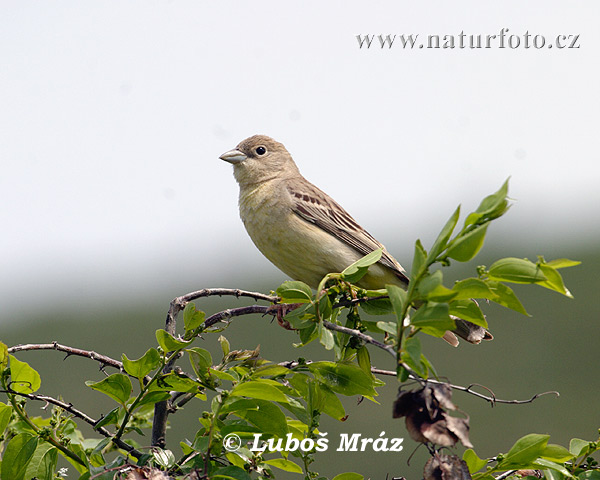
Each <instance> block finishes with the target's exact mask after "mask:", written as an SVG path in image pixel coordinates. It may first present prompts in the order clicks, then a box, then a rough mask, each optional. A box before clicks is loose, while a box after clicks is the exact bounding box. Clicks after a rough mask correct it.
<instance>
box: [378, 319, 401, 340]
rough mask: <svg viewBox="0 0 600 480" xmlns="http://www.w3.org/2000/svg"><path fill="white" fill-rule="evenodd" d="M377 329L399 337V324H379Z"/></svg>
mask: <svg viewBox="0 0 600 480" xmlns="http://www.w3.org/2000/svg"><path fill="white" fill-rule="evenodd" d="M377 328H379V330H382V331H383V332H386V333H389V334H390V335H393V336H394V337H395V336H396V335H398V324H396V323H393V322H377Z"/></svg>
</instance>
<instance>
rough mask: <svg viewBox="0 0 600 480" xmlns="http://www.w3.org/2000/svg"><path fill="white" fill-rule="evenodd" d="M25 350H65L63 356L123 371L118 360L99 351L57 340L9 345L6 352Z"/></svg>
mask: <svg viewBox="0 0 600 480" xmlns="http://www.w3.org/2000/svg"><path fill="white" fill-rule="evenodd" d="M27 350H57V351H59V352H65V353H66V354H67V356H66V357H65V358H67V357H69V356H70V355H76V356H78V357H86V358H90V359H91V360H96V361H97V362H100V363H101V364H102V365H103V366H110V367H114V368H116V369H118V370H121V371H123V364H122V363H121V362H119V361H118V360H115V359H113V358H110V357H107V356H106V355H100V354H99V353H96V352H93V351H90V350H82V349H81V348H73V347H69V346H67V345H61V344H60V343H58V342H52V343H28V344H24V345H15V346H14V347H10V348H9V349H8V353H15V352H24V351H27Z"/></svg>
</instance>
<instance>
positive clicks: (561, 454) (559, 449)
mask: <svg viewBox="0 0 600 480" xmlns="http://www.w3.org/2000/svg"><path fill="white" fill-rule="evenodd" d="M540 457H542V458H544V459H546V460H550V461H552V462H558V463H563V462H567V461H569V460H571V459H572V458H573V457H574V455H573V454H572V453H570V452H569V451H568V450H567V449H566V448H565V447H563V446H561V445H554V444H550V445H547V446H546V448H545V449H544V451H543V452H542V454H541V455H540Z"/></svg>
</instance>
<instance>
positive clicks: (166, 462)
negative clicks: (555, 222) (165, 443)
mask: <svg viewBox="0 0 600 480" xmlns="http://www.w3.org/2000/svg"><path fill="white" fill-rule="evenodd" d="M152 456H153V457H154V461H155V462H156V463H157V464H158V465H159V466H161V467H163V468H171V467H172V466H173V465H175V455H173V452H172V451H171V450H163V449H162V448H159V447H156V446H155V447H153V448H152Z"/></svg>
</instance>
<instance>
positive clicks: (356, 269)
mask: <svg viewBox="0 0 600 480" xmlns="http://www.w3.org/2000/svg"><path fill="white" fill-rule="evenodd" d="M382 254H383V249H381V248H378V249H377V250H373V251H372V252H371V253H369V254H368V255H365V256H364V257H362V258H359V259H358V260H357V261H356V262H354V263H353V264H352V265H350V266H348V267H346V268H345V269H344V271H343V272H342V278H343V279H344V280H346V281H347V282H350V283H356V282H358V281H359V280H360V279H361V278H362V277H364V276H365V275H366V274H367V271H368V270H369V267H370V266H371V265H373V264H375V263H377V262H378V261H379V260H380V259H381V255H382Z"/></svg>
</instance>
